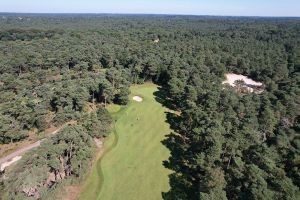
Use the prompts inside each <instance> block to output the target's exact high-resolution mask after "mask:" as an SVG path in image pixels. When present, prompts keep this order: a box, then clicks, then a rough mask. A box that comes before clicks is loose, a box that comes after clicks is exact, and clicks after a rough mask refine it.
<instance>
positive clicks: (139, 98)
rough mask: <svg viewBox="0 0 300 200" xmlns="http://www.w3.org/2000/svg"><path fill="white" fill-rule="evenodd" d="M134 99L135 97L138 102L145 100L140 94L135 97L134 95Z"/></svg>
mask: <svg viewBox="0 0 300 200" xmlns="http://www.w3.org/2000/svg"><path fill="white" fill-rule="evenodd" d="M132 99H133V100H134V101H137V102H142V101H143V98H142V97H139V96H134V97H132Z"/></svg>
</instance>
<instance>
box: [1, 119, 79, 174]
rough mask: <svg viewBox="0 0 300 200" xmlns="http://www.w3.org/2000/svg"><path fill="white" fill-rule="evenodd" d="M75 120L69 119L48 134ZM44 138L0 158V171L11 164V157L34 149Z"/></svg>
mask: <svg viewBox="0 0 300 200" xmlns="http://www.w3.org/2000/svg"><path fill="white" fill-rule="evenodd" d="M75 123H76V121H70V122H67V123H66V124H64V125H62V126H60V127H58V128H56V129H55V130H54V131H52V132H51V133H49V135H55V134H56V133H58V131H59V130H60V129H62V128H63V127H65V126H67V125H70V124H75ZM43 140H44V139H42V140H39V141H37V142H35V143H33V144H29V145H26V146H25V147H22V148H20V149H18V150H16V151H14V152H13V153H11V154H9V155H7V156H5V157H3V158H0V171H3V170H4V169H5V168H6V167H8V166H9V165H11V164H13V162H10V161H11V160H12V159H13V158H15V157H17V156H21V155H23V154H24V153H26V152H27V151H29V150H31V149H34V148H36V147H39V146H40V145H41V143H42V141H43ZM8 162H10V163H9V164H7V163H8Z"/></svg>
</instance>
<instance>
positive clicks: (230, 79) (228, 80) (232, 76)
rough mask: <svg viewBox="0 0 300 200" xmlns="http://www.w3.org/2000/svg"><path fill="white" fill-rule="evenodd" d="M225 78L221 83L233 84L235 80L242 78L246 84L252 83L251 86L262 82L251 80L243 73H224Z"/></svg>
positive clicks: (260, 84)
mask: <svg viewBox="0 0 300 200" xmlns="http://www.w3.org/2000/svg"><path fill="white" fill-rule="evenodd" d="M225 76H226V80H225V81H223V82H222V84H229V85H230V86H233V87H234V86H235V81H238V80H243V81H244V82H245V83H246V84H247V85H253V86H262V85H263V84H262V83H261V82H257V81H254V80H252V79H251V78H248V77H247V76H244V75H239V74H226V75H225Z"/></svg>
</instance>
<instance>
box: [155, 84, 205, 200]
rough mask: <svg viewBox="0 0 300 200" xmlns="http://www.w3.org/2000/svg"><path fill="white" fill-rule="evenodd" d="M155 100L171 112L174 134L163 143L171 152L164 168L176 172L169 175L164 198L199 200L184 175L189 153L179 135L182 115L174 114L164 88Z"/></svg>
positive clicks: (172, 106)
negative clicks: (185, 157) (187, 153)
mask: <svg viewBox="0 0 300 200" xmlns="http://www.w3.org/2000/svg"><path fill="white" fill-rule="evenodd" d="M154 96H155V100H156V101H157V102H159V103H160V104H162V105H163V106H164V107H166V108H168V109H169V110H170V112H165V113H166V118H167V120H166V122H167V123H168V124H169V125H170V128H171V129H172V130H173V132H172V133H170V134H169V135H167V136H166V139H164V140H163V141H161V143H162V144H163V145H165V146H166V147H167V148H168V149H169V150H170V152H171V156H170V157H169V159H168V160H165V161H163V165H164V167H166V168H167V169H170V170H172V171H174V172H173V173H172V174H170V175H169V183H170V187H171V188H170V191H168V192H162V198H163V199H164V200H174V199H191V200H193V199H199V198H198V196H196V194H197V192H196V191H195V190H196V188H194V186H187V184H186V183H187V180H186V177H185V176H184V174H186V173H188V172H187V169H186V167H185V164H184V163H182V159H181V158H182V157H183V156H184V154H185V153H186V152H187V151H186V149H185V147H186V145H185V143H184V140H183V137H181V135H180V134H179V130H180V129H179V127H180V122H181V119H180V115H178V114H176V113H175V112H172V110H176V108H175V106H174V104H173V103H172V102H171V100H170V98H168V93H167V92H166V90H165V89H164V88H162V87H159V88H158V91H156V92H154Z"/></svg>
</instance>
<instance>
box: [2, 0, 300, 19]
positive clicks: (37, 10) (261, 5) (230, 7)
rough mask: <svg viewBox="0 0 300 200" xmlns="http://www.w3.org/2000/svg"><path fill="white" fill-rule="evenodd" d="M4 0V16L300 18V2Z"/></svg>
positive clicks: (271, 0) (274, 0)
mask: <svg viewBox="0 0 300 200" xmlns="http://www.w3.org/2000/svg"><path fill="white" fill-rule="evenodd" d="M2 1H3V0H0V12H1V13H33V14H164V15H209V16H246V17H247V16H254V17H299V16H300V2H299V1H297V0H286V1H280V0H263V1H259V0H252V1H250V0H244V1H240V0H228V1H226V2H224V1H221V0H211V1H204V0H186V1H180V0H152V1H149V0H140V1H138V0H123V1H122V0H111V1H109V2H107V1H102V0H98V1H97V0H85V1H84V0H73V1H71V0H66V1H63V2H62V1H59V0H52V1H51V0H45V1H43V3H41V2H39V1H37V0H28V1H21V0H10V1H5V2H2Z"/></svg>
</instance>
